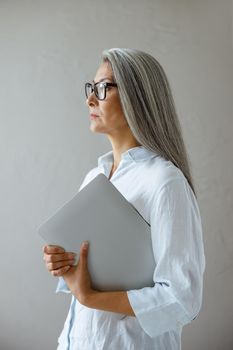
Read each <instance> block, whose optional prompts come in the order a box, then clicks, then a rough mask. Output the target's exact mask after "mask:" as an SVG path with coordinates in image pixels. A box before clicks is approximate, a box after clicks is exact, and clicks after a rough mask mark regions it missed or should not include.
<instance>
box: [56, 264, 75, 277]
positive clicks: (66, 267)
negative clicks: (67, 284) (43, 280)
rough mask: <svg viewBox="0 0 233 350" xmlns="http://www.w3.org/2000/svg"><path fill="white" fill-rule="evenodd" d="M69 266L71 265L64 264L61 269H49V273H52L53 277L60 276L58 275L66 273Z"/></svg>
mask: <svg viewBox="0 0 233 350" xmlns="http://www.w3.org/2000/svg"><path fill="white" fill-rule="evenodd" d="M70 268H71V266H65V267H63V268H61V269H58V270H53V271H51V274H52V275H53V276H54V277H60V276H62V275H63V274H64V273H66V272H67V271H69V269H70Z"/></svg>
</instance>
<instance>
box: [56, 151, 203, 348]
mask: <svg viewBox="0 0 233 350" xmlns="http://www.w3.org/2000/svg"><path fill="white" fill-rule="evenodd" d="M112 164H113V152H112V151H110V152H107V153H105V154H104V155H102V156H100V157H99V158H98V166H97V167H95V168H93V169H91V170H90V171H89V172H88V174H87V175H86V177H85V178H84V181H83V183H82V185H81V187H80V189H79V191H80V190H81V189H82V188H83V187H85V186H86V185H87V184H88V183H89V182H90V181H91V180H93V179H94V178H95V177H96V176H97V175H98V174H100V173H102V174H105V175H106V176H107V177H109V174H110V171H111V168H112ZM110 181H111V182H112V183H113V184H114V186H115V187H116V188H117V189H118V190H119V191H120V192H121V193H122V195H123V196H124V197H125V198H126V199H127V200H128V201H129V202H130V203H131V204H132V205H133V206H134V207H135V208H136V209H137V210H138V212H139V213H140V214H141V215H142V216H143V217H144V219H145V220H146V221H147V222H148V223H149V224H150V225H151V237H152V248H153V252H154V257H155V262H156V266H155V270H154V275H153V280H154V286H153V287H144V288H142V289H137V290H129V291H127V295H128V298H129V302H130V304H131V306H132V308H133V310H134V313H135V315H136V317H133V316H127V315H124V314H119V313H113V312H108V311H102V310H96V309H91V308H88V307H86V306H83V305H81V304H80V303H79V301H78V300H77V299H76V298H75V297H74V296H73V295H72V300H71V304H70V309H69V312H68V315H67V318H66V321H65V324H64V328H63V330H62V332H61V334H60V336H59V339H58V343H59V345H58V348H57V350H121V349H122V350H142V349H143V350H152V349H156V350H168V349H169V350H181V332H182V327H183V326H184V325H186V324H188V323H190V322H191V321H192V320H193V319H194V318H196V316H197V315H198V313H199V311H200V309H201V305H202V291H203V274H204V271H205V255H204V246H203V237H202V223H201V217H200V212H199V208H198V203H197V200H196V198H195V196H194V193H193V191H192V189H191V187H190V186H189V184H188V182H187V180H186V178H185V176H184V175H183V173H182V172H181V170H180V169H178V168H177V167H176V166H175V165H174V164H173V163H172V162H170V161H167V160H165V159H164V158H163V157H161V156H159V155H158V154H156V153H155V152H152V151H150V150H147V149H146V148H145V147H143V146H139V147H134V148H131V149H129V150H127V151H126V152H124V153H123V154H122V156H121V161H120V164H119V166H118V168H117V169H116V171H115V172H114V173H113V175H112V177H111V179H110ZM56 292H66V293H70V291H69V289H68V288H67V286H66V284H65V281H64V279H63V278H62V277H59V282H58V286H57V290H56Z"/></svg>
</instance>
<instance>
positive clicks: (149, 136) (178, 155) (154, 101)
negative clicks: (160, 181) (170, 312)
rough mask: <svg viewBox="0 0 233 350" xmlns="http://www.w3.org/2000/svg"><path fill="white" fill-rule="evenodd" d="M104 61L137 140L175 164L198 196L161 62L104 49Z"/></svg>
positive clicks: (143, 55)
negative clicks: (109, 65)
mask: <svg viewBox="0 0 233 350" xmlns="http://www.w3.org/2000/svg"><path fill="white" fill-rule="evenodd" d="M101 59H102V61H103V62H106V61H108V62H109V63H110V64H111V67H112V71H113V75H114V80H115V82H116V83H117V85H118V91H119V96H120V100H121V104H122V109H123V112H124V115H125V118H126V120H127V122H128V125H129V127H130V129H131V131H132V134H133V135H134V137H135V139H136V140H137V141H138V143H139V144H141V145H142V146H144V147H145V148H147V149H149V150H151V151H152V152H153V151H154V152H156V153H157V154H159V155H161V156H162V157H164V158H165V159H167V160H170V161H171V162H173V164H174V165H175V166H176V167H178V168H179V169H180V170H181V171H182V172H183V174H184V176H185V177H186V179H187V181H188V183H189V185H190V186H191V188H192V190H193V193H194V195H195V196H196V193H195V189H194V184H193V180H192V176H191V172H190V165H189V159H188V155H187V151H186V148H185V144H184V140H183V136H182V130H181V125H180V122H179V119H178V116H177V113H176V109H175V104H174V100H173V96H172V92H171V88H170V85H169V82H168V79H167V77H166V74H165V72H164V70H163V68H162V66H161V65H160V63H159V62H158V61H157V60H156V59H155V58H154V57H153V56H151V55H150V54H148V53H146V52H143V51H140V50H136V49H128V48H112V49H109V50H104V51H103V52H102V56H101Z"/></svg>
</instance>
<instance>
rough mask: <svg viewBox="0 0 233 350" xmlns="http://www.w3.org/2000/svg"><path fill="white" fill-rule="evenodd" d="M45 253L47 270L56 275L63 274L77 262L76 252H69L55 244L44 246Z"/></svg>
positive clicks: (44, 258)
mask: <svg viewBox="0 0 233 350" xmlns="http://www.w3.org/2000/svg"><path fill="white" fill-rule="evenodd" d="M43 253H44V256H43V260H44V261H45V265H46V268H47V270H48V271H49V272H50V273H51V274H52V275H53V276H56V277H60V276H62V275H63V274H64V273H66V272H67V271H68V270H69V269H70V268H71V266H73V265H74V263H75V256H76V254H74V253H67V252H66V251H65V249H63V248H61V247H58V246H55V245H46V246H44V247H43Z"/></svg>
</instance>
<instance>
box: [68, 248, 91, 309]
mask: <svg viewBox="0 0 233 350" xmlns="http://www.w3.org/2000/svg"><path fill="white" fill-rule="evenodd" d="M86 243H87V244H85V242H83V244H82V246H81V249H80V256H79V260H78V264H77V265H76V266H72V267H71V268H70V269H69V270H68V271H67V272H66V273H64V274H63V275H62V277H63V278H64V280H65V282H66V284H67V286H68V287H69V289H70V291H71V293H72V294H73V295H74V296H75V297H76V298H77V299H78V301H79V302H80V303H81V304H85V302H86V300H87V298H88V297H89V296H90V295H91V294H92V293H94V292H95V290H94V289H92V287H91V277H90V274H89V271H88V262H87V258H88V248H89V243H88V242H86Z"/></svg>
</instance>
